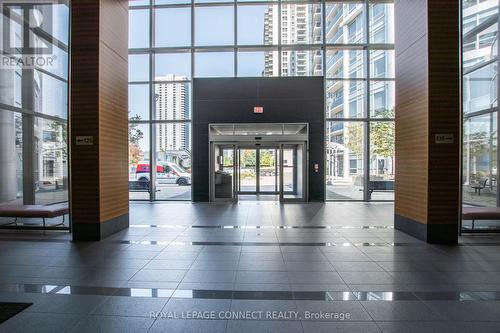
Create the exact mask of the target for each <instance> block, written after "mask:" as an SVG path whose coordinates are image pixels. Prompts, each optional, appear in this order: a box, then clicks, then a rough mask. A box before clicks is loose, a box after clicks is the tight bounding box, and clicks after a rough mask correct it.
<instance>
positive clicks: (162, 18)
mask: <svg viewBox="0 0 500 333" xmlns="http://www.w3.org/2000/svg"><path fill="white" fill-rule="evenodd" d="M145 36H147V35H145ZM155 46H156V47H173V46H191V8H189V7H188V8H158V9H156V10H155Z"/></svg>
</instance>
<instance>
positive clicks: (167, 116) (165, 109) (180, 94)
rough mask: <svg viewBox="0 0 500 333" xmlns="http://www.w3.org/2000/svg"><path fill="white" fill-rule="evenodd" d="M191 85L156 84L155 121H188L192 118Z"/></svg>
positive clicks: (175, 83) (178, 83)
mask: <svg viewBox="0 0 500 333" xmlns="http://www.w3.org/2000/svg"><path fill="white" fill-rule="evenodd" d="M189 96H190V84H189V83H184V82H172V83H157V84H155V120H186V119H189V118H190V116H191V108H190V104H189V100H190V98H189Z"/></svg>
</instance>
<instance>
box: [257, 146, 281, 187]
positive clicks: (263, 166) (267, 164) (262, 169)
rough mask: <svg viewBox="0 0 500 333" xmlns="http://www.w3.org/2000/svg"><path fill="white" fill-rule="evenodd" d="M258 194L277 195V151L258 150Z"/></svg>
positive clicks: (271, 149)
mask: <svg viewBox="0 0 500 333" xmlns="http://www.w3.org/2000/svg"><path fill="white" fill-rule="evenodd" d="M258 157H259V159H258V160H259V192H260V193H270V194H276V193H278V190H279V189H278V149H276V148H269V149H266V148H259V149H258Z"/></svg>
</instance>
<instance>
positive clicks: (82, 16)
mask: <svg viewBox="0 0 500 333" xmlns="http://www.w3.org/2000/svg"><path fill="white" fill-rule="evenodd" d="M71 12H72V24H71V111H70V116H71V177H72V178H71V179H72V181H71V198H70V202H71V212H72V222H73V239H74V240H99V239H102V238H104V237H106V236H108V235H110V234H112V233H114V232H117V231H119V230H122V229H124V228H127V227H128V224H129V214H128V60H127V59H128V1H126V0H73V1H71Z"/></svg>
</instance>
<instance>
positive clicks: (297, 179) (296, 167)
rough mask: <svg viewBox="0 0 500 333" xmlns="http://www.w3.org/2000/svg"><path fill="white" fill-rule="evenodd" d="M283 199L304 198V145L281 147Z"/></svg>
mask: <svg viewBox="0 0 500 333" xmlns="http://www.w3.org/2000/svg"><path fill="white" fill-rule="evenodd" d="M282 152H283V198H284V199H303V198H304V179H303V177H304V163H303V158H304V154H305V151H304V145H302V144H296V145H285V146H284V147H283V150H282Z"/></svg>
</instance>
